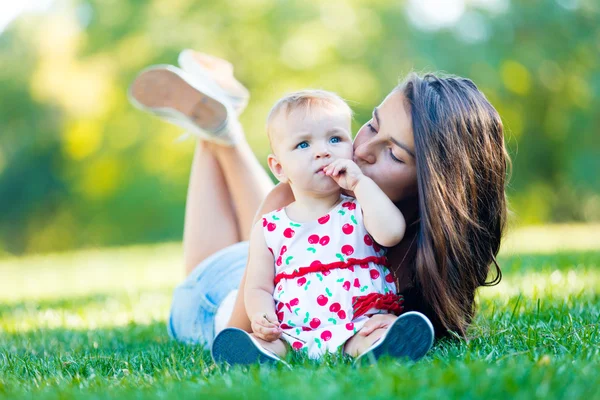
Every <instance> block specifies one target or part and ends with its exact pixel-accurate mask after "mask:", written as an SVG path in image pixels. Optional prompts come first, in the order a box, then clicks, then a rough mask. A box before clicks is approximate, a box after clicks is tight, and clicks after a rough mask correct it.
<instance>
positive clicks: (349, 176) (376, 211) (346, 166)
mask: <svg viewBox="0 0 600 400" xmlns="http://www.w3.org/2000/svg"><path fill="white" fill-rule="evenodd" d="M325 173H326V174H327V175H329V176H331V177H332V178H333V179H334V180H335V181H336V182H337V183H338V185H340V187H341V188H342V189H346V190H350V191H352V192H354V196H356V200H358V202H359V203H360V206H361V208H362V210H363V220H364V223H365V228H366V229H367V232H369V234H370V235H371V236H373V239H375V241H376V242H377V243H379V244H380V245H382V246H385V247H392V246H395V245H396V244H398V243H399V242H400V241H401V240H402V238H403V237H404V231H405V230H406V221H405V220H404V215H402V212H400V210H399V209H398V207H396V205H395V204H394V203H393V202H392V201H391V200H390V198H389V197H387V195H386V194H385V193H384V192H383V191H382V190H381V189H380V188H379V186H377V184H376V183H375V181H373V179H371V178H369V177H368V176H366V175H364V174H363V173H362V171H361V170H360V168H359V167H358V165H356V164H355V163H354V162H353V161H352V160H336V161H334V162H332V163H331V164H329V165H328V166H327V167H326V168H325Z"/></svg>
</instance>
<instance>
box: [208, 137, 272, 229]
mask: <svg viewBox="0 0 600 400" xmlns="http://www.w3.org/2000/svg"><path fill="white" fill-rule="evenodd" d="M240 129H241V128H240ZM241 136H243V134H242V135H241ZM211 148H212V151H213V153H214V155H215V157H216V158H217V160H218V161H219V165H220V166H221V170H222V171H223V175H224V176H225V181H226V182H227V187H228V189H229V193H230V194H231V198H232V201H233V207H234V209H235V212H236V215H237V226H238V229H239V231H238V232H239V237H240V239H241V240H248V239H249V238H250V231H251V230H252V222H253V220H254V217H255V215H256V212H257V211H258V209H259V206H260V205H261V203H262V202H263V201H264V199H265V197H267V194H269V192H270V191H271V190H272V189H273V187H274V185H273V181H272V180H271V178H270V177H269V175H268V174H267V173H266V171H265V170H264V168H263V167H262V165H260V163H259V162H258V160H257V159H256V156H255V155H254V152H253V151H252V149H251V148H250V145H249V144H248V142H247V141H246V140H245V139H244V140H241V141H239V142H238V143H237V144H236V145H235V146H232V147H226V146H220V145H218V144H211Z"/></svg>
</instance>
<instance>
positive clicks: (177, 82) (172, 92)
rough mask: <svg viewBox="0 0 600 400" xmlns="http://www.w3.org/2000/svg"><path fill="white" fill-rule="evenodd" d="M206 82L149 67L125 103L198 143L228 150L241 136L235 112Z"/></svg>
mask: <svg viewBox="0 0 600 400" xmlns="http://www.w3.org/2000/svg"><path fill="white" fill-rule="evenodd" d="M215 86H216V84H215V83H214V81H213V80H212V79H210V78H208V79H205V78H202V77H196V76H195V75H192V74H189V73H187V72H185V71H183V70H182V69H180V68H177V67H174V66H172V65H155V66H151V67H149V68H147V69H145V70H143V71H142V72H140V73H139V74H138V76H137V77H136V78H135V80H134V81H133V83H132V84H131V85H130V86H129V91H128V97H129V101H130V102H131V103H132V104H133V105H134V106H136V107H137V108H139V109H140V110H142V111H146V112H149V113H150V114H153V115H156V116H158V117H160V118H161V119H163V120H166V121H168V122H171V123H173V124H175V125H178V126H180V127H182V128H184V129H185V130H186V131H187V132H190V133H192V134H194V135H196V136H198V137H200V138H202V139H205V140H210V141H213V142H216V143H219V144H222V145H225V146H232V145H234V144H235V143H237V141H238V140H239V135H242V134H243V133H242V132H241V129H240V127H239V122H238V121H237V117H236V115H235V111H234V110H233V108H232V106H231V105H230V104H229V101H228V99H226V98H225V96H224V95H223V91H222V90H220V89H219V88H218V87H217V88H216V89H215Z"/></svg>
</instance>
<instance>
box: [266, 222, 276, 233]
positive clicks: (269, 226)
mask: <svg viewBox="0 0 600 400" xmlns="http://www.w3.org/2000/svg"><path fill="white" fill-rule="evenodd" d="M275 228H277V225H275V224H274V223H272V222H269V223H268V224H267V230H268V231H269V232H273V231H274V230H275Z"/></svg>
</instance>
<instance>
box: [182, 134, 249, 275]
mask: <svg viewBox="0 0 600 400" xmlns="http://www.w3.org/2000/svg"><path fill="white" fill-rule="evenodd" d="M238 231H239V229H238V226H237V217H236V215H235V211H234V209H233V205H232V199H231V194H230V192H229V189H228V188H227V183H226V180H225V176H224V175H223V171H222V170H221V167H220V165H219V161H218V160H217V158H216V157H215V155H214V153H213V152H212V151H211V148H210V145H208V144H207V143H205V142H203V141H202V140H198V142H197V144H196V150H195V152H194V159H193V161H192V168H191V172H190V182H189V186H188V193H187V201H186V206H185V222H184V230H183V251H184V263H185V272H186V275H189V274H190V272H192V270H193V269H194V268H195V267H196V266H197V265H198V264H199V263H200V262H201V261H202V260H204V259H205V258H206V257H208V256H210V255H211V254H213V253H215V252H217V251H219V250H221V249H223V248H225V247H227V246H230V245H232V244H235V243H237V242H239V241H240V236H239V233H238Z"/></svg>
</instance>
